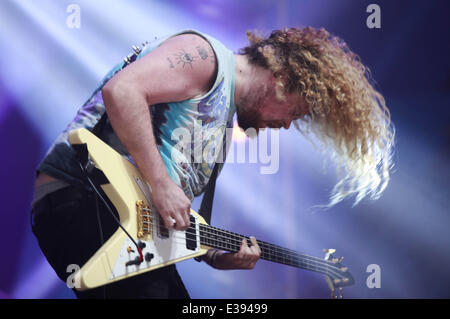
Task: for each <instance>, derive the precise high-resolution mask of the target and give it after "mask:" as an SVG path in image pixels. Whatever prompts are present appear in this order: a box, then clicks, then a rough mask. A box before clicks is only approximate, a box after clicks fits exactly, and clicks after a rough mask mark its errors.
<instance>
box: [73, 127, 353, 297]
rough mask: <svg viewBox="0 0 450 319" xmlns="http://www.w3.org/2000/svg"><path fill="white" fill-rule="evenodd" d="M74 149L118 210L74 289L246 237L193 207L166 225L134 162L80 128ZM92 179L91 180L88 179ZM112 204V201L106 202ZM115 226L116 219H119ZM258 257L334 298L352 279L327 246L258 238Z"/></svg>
mask: <svg viewBox="0 0 450 319" xmlns="http://www.w3.org/2000/svg"><path fill="white" fill-rule="evenodd" d="M69 140H70V143H71V144H72V146H73V148H74V149H75V151H76V153H77V155H78V156H79V159H80V164H81V166H82V167H83V169H84V171H85V173H86V174H87V176H89V179H87V180H88V181H89V182H90V183H92V185H91V186H95V189H96V191H98V194H99V196H100V197H101V199H102V200H104V203H105V204H106V205H108V202H107V201H106V200H105V198H104V197H105V196H104V195H103V194H101V191H99V188H100V187H101V190H102V191H103V192H104V193H105V194H106V196H107V197H108V199H109V201H110V202H111V203H112V205H113V206H114V207H110V208H111V214H114V211H113V209H115V210H116V212H117V214H118V216H119V220H120V225H119V226H120V227H119V228H118V229H117V230H116V232H115V233H114V234H113V235H112V236H111V237H110V238H109V239H108V240H107V241H106V242H105V243H104V244H103V246H102V247H100V249H99V250H98V251H97V252H96V253H95V254H94V255H93V256H92V257H91V258H90V259H89V260H88V261H87V262H86V264H85V265H83V266H82V267H81V269H80V271H78V272H77V273H76V274H75V277H74V280H75V286H76V289H78V290H86V289H92V288H96V287H99V286H103V285H106V284H110V283H112V282H115V281H118V280H122V279H125V278H129V277H132V276H136V275H139V274H142V273H144V272H147V271H151V270H154V269H157V268H160V267H164V266H168V265H170V264H174V263H177V262H180V261H182V260H185V259H189V258H194V257H197V256H201V255H204V254H206V252H207V251H208V249H211V248H217V249H221V250H224V251H230V252H237V251H239V249H240V245H241V242H242V240H243V239H246V240H247V242H248V244H249V245H250V244H251V243H250V240H249V237H247V236H243V235H240V234H236V233H233V232H229V231H227V230H222V229H219V228H216V227H213V226H210V225H208V224H207V223H206V222H205V220H204V219H203V218H202V217H201V216H200V215H199V214H197V213H196V212H195V211H193V210H192V209H191V214H190V227H189V228H188V229H186V230H183V231H177V230H175V229H167V228H165V227H164V223H163V222H162V220H161V218H160V216H159V214H158V212H157V210H156V209H155V207H154V206H153V204H152V196H151V189H150V186H149V185H148V183H147V182H146V181H145V179H144V178H143V176H142V175H141V173H140V172H139V170H138V169H137V167H136V166H135V165H133V164H132V163H130V162H129V161H128V160H127V159H126V158H124V157H123V156H122V155H120V154H119V153H117V152H116V151H115V150H114V149H112V148H111V147H110V146H109V145H107V144H106V143H104V142H103V141H102V140H100V139H99V138H98V137H96V136H95V135H94V134H92V133H91V132H90V131H88V130H86V129H84V128H82V129H78V130H74V131H72V132H70V135H69ZM92 180H94V181H92ZM108 206H110V205H108ZM118 224H119V221H118ZM257 242H258V246H259V247H260V249H261V256H260V258H261V259H264V260H268V261H272V262H277V263H281V264H285V265H289V266H293V267H297V268H301V269H306V270H310V271H314V272H318V273H322V274H324V275H325V277H326V279H327V283H328V285H329V287H330V289H331V291H332V296H333V297H336V295H335V289H336V288H338V289H339V293H340V296H342V287H344V286H349V285H352V284H353V283H354V279H353V277H352V275H351V274H350V273H349V272H348V269H347V267H343V266H342V264H341V261H342V259H343V258H342V257H341V258H334V256H333V254H334V252H335V250H334V249H327V250H325V252H326V255H325V259H322V258H318V257H314V256H309V255H305V254H302V253H299V252H296V251H293V250H290V249H286V248H283V247H280V246H277V245H273V244H270V243H268V242H264V241H261V240H258V241H257Z"/></svg>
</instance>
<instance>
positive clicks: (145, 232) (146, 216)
mask: <svg viewBox="0 0 450 319" xmlns="http://www.w3.org/2000/svg"><path fill="white" fill-rule="evenodd" d="M136 210H137V228H138V229H137V237H138V238H139V239H142V238H145V237H151V236H152V226H153V216H152V211H151V209H150V207H149V206H148V205H145V203H144V201H142V200H138V201H137V202H136Z"/></svg>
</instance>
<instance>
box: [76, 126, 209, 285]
mask: <svg viewBox="0 0 450 319" xmlns="http://www.w3.org/2000/svg"><path fill="white" fill-rule="evenodd" d="M69 140H70V142H71V144H73V145H75V144H86V145H87V149H88V154H89V158H90V160H91V161H92V162H93V163H94V164H95V167H96V168H97V169H99V170H100V171H102V172H103V174H104V176H105V177H106V179H107V181H108V183H106V184H103V185H101V188H102V190H103V191H104V192H105V193H106V195H107V196H108V198H109V200H110V201H111V202H112V204H113V205H114V208H115V210H116V211H117V213H118V215H119V218H120V223H121V224H122V227H123V228H124V229H125V230H126V231H127V232H128V234H130V236H131V237H132V238H133V239H134V241H135V242H137V243H139V244H140V246H141V247H142V255H141V256H145V258H144V260H143V261H142V262H140V263H134V264H133V261H134V260H135V259H136V258H138V257H139V256H140V254H139V252H138V250H137V248H136V245H135V244H134V242H133V241H132V240H131V239H130V238H129V237H128V236H127V234H126V233H125V232H124V230H123V229H121V228H120V227H119V228H118V229H117V231H116V232H115V233H114V234H113V235H112V236H111V237H110V238H109V239H108V240H107V241H106V242H105V243H104V245H103V246H102V247H101V248H100V249H99V250H98V251H97V252H96V253H95V254H94V255H93V256H92V257H91V258H90V259H89V260H88V262H87V263H86V264H85V265H83V266H82V268H81V269H80V271H79V272H78V273H77V274H76V276H75V282H77V283H79V285H78V286H79V288H77V289H78V290H86V289H91V288H95V287H99V286H102V285H106V284H109V283H112V282H115V281H118V280H121V279H125V278H128V277H132V276H135V275H139V274H142V273H144V272H147V271H150V270H154V269H156V268H160V267H164V266H167V265H170V264H173V263H176V262H179V261H182V260H185V259H189V258H193V257H196V256H201V255H203V254H205V253H206V252H207V250H208V249H209V247H208V246H205V245H201V244H200V239H199V236H198V235H196V234H198V233H199V230H198V228H199V225H200V224H206V223H205V221H204V219H203V218H202V217H201V216H200V215H198V214H197V213H196V212H194V211H193V210H191V226H192V227H194V228H195V230H196V232H193V233H192V231H193V230H191V232H188V233H187V232H186V231H177V230H174V229H170V230H168V229H166V228H165V227H164V226H163V224H162V221H161V220H160V217H159V214H158V213H157V212H156V210H155V208H154V207H153V205H152V202H151V189H150V186H149V185H148V184H147V183H146V182H145V179H144V178H143V176H142V175H141V173H140V172H139V170H138V169H137V168H136V167H135V166H134V165H133V164H132V163H130V162H129V161H128V160H127V159H125V158H124V157H123V156H121V155H120V154H119V153H117V152H116V151H115V150H114V149H112V148H111V147H110V146H108V145H107V144H105V143H104V142H103V141H102V140H100V139H99V138H97V137H96V136H95V135H93V134H92V133H91V132H89V131H88V130H86V129H78V130H75V131H72V132H71V133H70V136H69ZM127 263H128V264H127Z"/></svg>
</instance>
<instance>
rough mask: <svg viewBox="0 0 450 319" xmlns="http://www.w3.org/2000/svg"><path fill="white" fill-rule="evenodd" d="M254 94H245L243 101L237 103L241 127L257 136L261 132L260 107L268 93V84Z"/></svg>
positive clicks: (251, 134)
mask: <svg viewBox="0 0 450 319" xmlns="http://www.w3.org/2000/svg"><path fill="white" fill-rule="evenodd" d="M256 92H257V93H256V94H255V95H252V96H245V97H243V98H242V100H241V103H240V104H239V105H236V114H237V122H238V125H239V127H240V128H242V129H243V130H244V132H245V133H246V134H247V135H248V136H249V137H250V138H252V137H255V136H256V135H258V133H259V128H260V126H261V115H260V112H259V109H260V108H261V105H262V103H263V101H264V100H265V98H266V97H267V95H268V90H267V87H266V86H263V87H261V89H260V90H257V91H256Z"/></svg>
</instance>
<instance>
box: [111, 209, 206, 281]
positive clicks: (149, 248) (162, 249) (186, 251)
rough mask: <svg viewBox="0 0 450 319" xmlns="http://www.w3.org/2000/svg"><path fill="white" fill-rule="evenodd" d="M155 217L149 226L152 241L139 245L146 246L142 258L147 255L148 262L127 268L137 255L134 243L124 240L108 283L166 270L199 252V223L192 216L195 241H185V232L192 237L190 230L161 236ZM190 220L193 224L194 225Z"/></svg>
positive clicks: (189, 237) (157, 220) (189, 239)
mask: <svg viewBox="0 0 450 319" xmlns="http://www.w3.org/2000/svg"><path fill="white" fill-rule="evenodd" d="M156 217H157V218H155V222H154V223H153V225H152V228H153V229H152V233H153V234H154V236H153V237H152V240H140V242H142V243H144V244H145V247H144V248H143V249H142V253H143V255H144V257H145V256H146V255H147V254H152V255H151V256H152V258H151V259H150V261H147V260H146V258H144V261H143V262H141V263H140V264H139V265H129V266H126V263H127V262H130V261H133V260H134V259H135V258H136V257H139V253H138V252H137V248H136V246H135V245H134V243H133V242H132V241H131V239H130V238H126V240H125V241H124V242H123V245H122V248H121V250H120V253H119V255H118V257H117V260H116V262H115V264H114V268H113V270H112V272H111V276H110V279H111V280H112V279H115V278H117V277H122V276H125V275H128V274H130V273H134V272H137V271H139V270H143V269H148V268H159V267H162V266H166V265H169V264H172V263H175V262H178V261H180V260H183V259H188V258H190V256H191V255H195V254H196V253H198V252H200V235H199V223H198V218H197V217H196V216H193V215H191V227H192V226H193V227H195V230H196V231H195V234H196V235H195V237H194V236H188V238H186V235H187V233H186V232H188V234H189V235H190V234H193V233H194V229H191V228H189V229H188V230H186V231H184V230H175V229H169V230H167V229H166V233H164V232H162V231H161V229H159V228H160V227H161V226H160V223H159V215H158V216H156ZM193 220H195V222H194V221H193ZM194 238H195V239H194ZM134 239H135V241H136V242H138V241H139V239H137V238H134ZM193 241H195V245H193V244H192V242H193ZM188 247H189V248H188ZM147 256H148V255H147Z"/></svg>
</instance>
